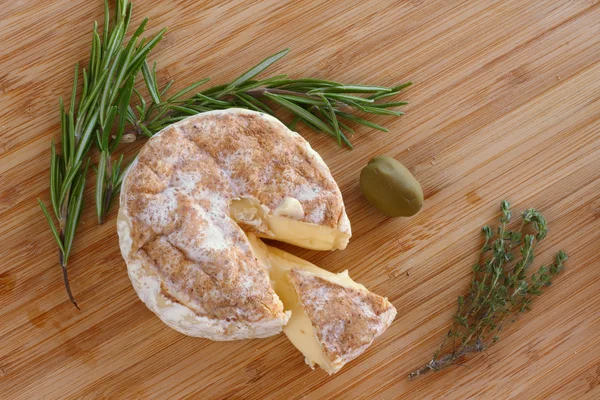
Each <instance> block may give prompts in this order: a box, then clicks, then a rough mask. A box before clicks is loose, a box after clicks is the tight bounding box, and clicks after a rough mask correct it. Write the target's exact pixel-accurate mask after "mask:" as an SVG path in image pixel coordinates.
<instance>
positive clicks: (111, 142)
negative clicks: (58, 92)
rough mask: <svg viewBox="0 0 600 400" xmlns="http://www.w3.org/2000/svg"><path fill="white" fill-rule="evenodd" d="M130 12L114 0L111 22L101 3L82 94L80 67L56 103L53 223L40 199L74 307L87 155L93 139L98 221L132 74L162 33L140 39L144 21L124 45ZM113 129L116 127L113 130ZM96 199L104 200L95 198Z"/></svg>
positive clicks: (108, 194)
mask: <svg viewBox="0 0 600 400" xmlns="http://www.w3.org/2000/svg"><path fill="white" fill-rule="evenodd" d="M131 10H132V5H131V3H129V1H128V0H117V2H116V7H115V16H114V20H113V21H112V23H111V21H110V13H109V8H108V2H107V0H105V2H104V17H105V19H104V27H103V30H102V31H100V30H99V29H98V24H97V23H96V22H94V27H93V30H92V45H91V51H90V58H89V62H88V68H87V69H85V68H84V69H82V78H81V79H82V84H83V87H82V90H81V91H80V92H79V93H78V90H77V88H78V85H77V84H78V79H79V67H78V65H76V66H75V75H74V78H73V88H72V92H71V101H70V103H69V107H68V109H67V110H65V107H64V106H63V102H62V99H60V100H59V104H60V106H59V112H60V121H61V143H60V145H61V152H60V154H59V153H58V152H57V149H56V145H55V143H54V141H52V145H51V156H50V203H51V204H52V210H53V211H54V216H55V218H56V220H57V221H58V222H57V224H55V222H54V219H53V218H52V216H51V214H50V213H49V212H48V210H47V208H46V206H45V205H44V203H43V202H42V201H41V200H39V199H38V201H39V204H40V207H41V208H42V211H43V213H44V215H45V216H46V219H47V220H48V223H49V224H50V228H51V230H52V233H53V236H54V239H55V240H56V243H57V244H58V247H59V263H60V266H61V268H62V273H63V281H64V284H65V288H66V290H67V294H68V296H69V299H70V300H71V302H72V303H73V304H74V305H75V306H76V307H77V302H76V301H75V298H74V297H73V293H72V292H71V288H70V285H69V278H68V274H67V264H68V260H69V255H70V253H71V248H72V244H73V239H74V237H75V232H76V229H77V224H78V222H79V219H80V217H81V211H82V209H83V189H84V187H85V181H86V174H87V170H88V166H89V158H88V157H87V154H88V151H89V149H90V147H91V145H92V142H93V141H94V138H95V141H96V144H97V146H98V148H99V149H100V163H99V166H98V168H96V171H97V173H98V175H97V182H98V183H97V185H96V195H97V198H96V205H97V208H96V211H97V214H98V221H99V222H102V220H103V217H104V215H106V211H107V208H104V204H110V201H111V200H112V199H113V195H112V191H111V187H112V186H114V185H115V184H118V183H120V175H121V174H120V165H121V161H120V160H121V159H120V160H118V161H116V162H114V163H111V161H110V154H111V152H112V151H114V150H115V149H116V147H117V146H118V144H119V142H120V140H121V137H122V135H123V131H124V125H125V121H126V117H125V114H126V111H127V107H128V105H129V99H130V97H131V92H132V88H133V84H134V82H135V76H136V75H137V73H138V71H139V70H140V68H141V66H142V64H143V63H144V62H145V60H146V56H147V55H148V53H149V52H150V50H152V48H153V47H154V46H156V44H157V43H158V42H159V41H160V39H161V38H162V36H163V34H164V32H165V30H162V31H160V32H159V33H158V34H157V35H156V36H154V37H153V38H152V39H151V40H148V41H146V40H145V39H142V40H139V41H138V39H139V37H140V36H141V34H142V33H143V32H144V29H145V26H146V24H147V22H148V20H147V19H145V20H144V21H143V22H142V23H141V24H140V26H139V27H138V28H137V30H136V31H135V33H134V34H133V36H132V37H131V38H130V39H129V41H128V43H127V45H126V46H125V45H124V41H125V34H126V32H127V28H128V26H129V21H130V19H131ZM78 96H79V101H77V97H78ZM116 121H118V123H115V122H116ZM113 125H116V131H115V130H114V127H113ZM113 131H114V132H113ZM98 196H101V197H102V199H98ZM100 200H101V201H100ZM77 308H79V307H77Z"/></svg>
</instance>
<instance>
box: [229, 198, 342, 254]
mask: <svg viewBox="0 0 600 400" xmlns="http://www.w3.org/2000/svg"><path fill="white" fill-rule="evenodd" d="M229 210H230V213H231V217H232V218H233V219H234V220H235V221H236V222H237V223H238V224H240V226H242V228H244V227H246V228H249V227H251V228H252V230H253V231H255V232H256V233H257V234H259V236H261V237H265V238H271V239H276V240H278V241H280V242H285V243H289V244H293V245H295V246H299V247H303V248H305V249H311V250H343V249H345V248H346V245H347V244H348V240H349V239H350V235H349V234H347V233H345V231H347V230H349V229H341V228H344V227H343V226H338V227H335V228H331V227H327V226H323V225H318V224H312V223H308V222H301V221H298V220H299V219H300V218H302V217H303V216H304V210H303V209H302V205H301V204H300V202H299V201H298V200H296V199H294V198H291V197H288V198H286V199H285V200H284V201H283V202H282V203H281V205H280V206H279V207H277V208H276V209H275V210H274V211H273V212H272V213H270V212H269V209H268V208H266V207H264V206H262V205H261V204H260V203H259V202H258V201H256V200H255V199H251V198H242V199H237V200H234V201H233V202H232V203H231V205H230V209H229ZM343 219H344V220H342V221H340V225H343V224H347V225H348V226H349V223H348V222H347V218H346V216H345V214H344V215H343ZM244 230H246V231H247V230H248V229H244Z"/></svg>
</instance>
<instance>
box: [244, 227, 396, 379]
mask: <svg viewBox="0 0 600 400" xmlns="http://www.w3.org/2000/svg"><path fill="white" fill-rule="evenodd" d="M249 240H250V244H251V246H252V248H253V250H254V253H255V254H256V256H257V257H258V259H259V260H260V261H261V262H262V263H263V264H264V265H266V266H267V267H268V268H269V271H270V276H271V280H272V285H273V288H274V289H275V293H277V295H278V296H279V298H280V299H281V300H282V301H283V305H284V308H285V309H286V310H289V311H291V318H290V319H289V321H288V323H287V325H285V326H284V327H283V332H284V333H285V334H286V335H287V337H288V338H289V339H290V341H291V342H292V344H293V345H294V346H296V348H297V349H298V350H300V351H301V352H302V354H303V355H304V356H305V358H306V363H307V364H309V365H310V366H311V367H313V366H314V365H319V366H320V367H321V368H322V369H324V370H325V371H327V372H328V373H329V374H332V373H335V372H337V371H339V370H340V368H342V366H344V364H346V363H347V362H349V361H350V360H352V359H354V358H356V357H357V356H358V355H360V354H361V353H363V352H364V351H365V350H366V349H367V347H369V345H370V344H371V343H372V342H373V339H375V338H376V337H377V336H379V335H381V334H382V333H383V332H384V331H385V330H386V329H387V328H388V327H389V326H390V324H391V323H392V321H393V320H394V317H395V316H396V309H395V308H394V306H393V305H392V304H391V303H390V302H389V301H388V300H387V299H385V298H383V297H381V296H378V295H376V294H373V293H371V292H369V291H368V290H367V289H366V288H365V287H364V286H363V285H360V284H358V283H356V282H354V281H353V280H352V279H351V278H350V276H349V275H348V272H347V271H344V272H342V273H340V274H334V273H332V272H329V271H326V270H324V269H321V268H319V267H317V266H316V265H314V264H311V263H309V262H308V261H305V260H303V259H301V258H298V257H295V256H293V255H291V254H289V253H287V252H285V251H283V250H280V249H277V248H274V247H270V246H267V245H266V244H264V243H263V242H262V241H261V240H260V239H258V238H256V237H255V236H253V235H250V236H249Z"/></svg>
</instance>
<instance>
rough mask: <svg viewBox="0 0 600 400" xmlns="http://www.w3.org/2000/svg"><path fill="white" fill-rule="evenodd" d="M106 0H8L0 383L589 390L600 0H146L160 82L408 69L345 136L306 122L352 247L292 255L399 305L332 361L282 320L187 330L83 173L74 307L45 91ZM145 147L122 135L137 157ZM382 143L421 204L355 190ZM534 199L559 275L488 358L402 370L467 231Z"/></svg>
mask: <svg viewBox="0 0 600 400" xmlns="http://www.w3.org/2000/svg"><path fill="white" fill-rule="evenodd" d="M102 12H103V11H102V4H101V1H99V0H95V1H83V0H75V1H67V0H45V1H16V2H9V1H3V2H2V4H1V5H0V397H2V398H6V399H14V398H22V399H32V398H86V399H93V398H107V399H117V398H179V397H189V398H196V399H242V398H244V399H296V398H298V399H321V398H323V399H354V398H370V399H371V398H372V399H395V398H407V399H419V398H441V397H445V398H460V399H462V398H522V399H533V398H563V399H564V398H599V397H600V388H599V384H600V346H599V345H600V334H599V332H600V241H599V239H600V132H599V131H600V4H596V1H591V0H590V1H587V0H585V1H584V0H568V1H567V0H565V1H548V0H535V1H533V0H531V1H523V0H514V1H463V2H460V1H438V2H434V1H419V0H413V1H391V0H390V1H385V0H371V1H341V0H331V1H322V2H317V1H302V2H300V1H262V2H253V1H250V2H248V1H231V2H217V1H214V2H211V1H208V2H203V1H166V0H165V1H142V0H137V1H135V2H134V22H135V23H139V22H140V21H141V19H142V18H144V17H146V16H148V17H150V23H149V27H150V32H156V31H158V29H160V28H161V27H163V26H169V28H170V30H169V33H168V34H167V36H166V39H165V40H164V41H163V42H162V44H160V46H159V47H157V49H156V50H155V51H154V52H153V53H152V56H151V58H154V59H156V60H157V68H158V71H159V78H160V80H161V82H166V81H167V80H168V79H170V78H174V79H176V84H175V85H176V87H178V88H181V87H183V86H184V85H186V84H189V83H191V82H192V81H195V80H198V79H200V78H202V77H205V76H211V77H212V78H213V80H214V82H215V83H220V82H226V81H227V80H228V79H232V78H233V77H234V76H235V75H237V74H239V73H241V72H242V71H244V70H245V69H246V68H248V67H249V66H251V65H252V64H254V63H256V62H257V61H259V60H261V59H262V58H264V57H266V56H268V55H270V54H272V53H275V52H276V51H278V50H280V49H283V48H285V47H291V49H292V53H291V54H290V55H289V56H288V57H286V58H285V59H284V60H282V61H281V62H280V63H279V64H278V65H277V66H275V67H274V68H273V69H272V70H271V71H270V73H272V74H276V73H289V74H291V75H292V76H294V77H300V76H311V77H319V78H325V79H336V80H341V81H344V82H349V83H369V84H382V85H394V84H396V83H399V82H403V81H405V80H408V79H411V80H413V81H415V82H416V85H415V86H414V87H412V88H410V89H409V90H407V91H406V92H405V94H404V95H403V96H401V97H400V98H401V99H405V100H408V101H410V103H411V104H410V105H409V106H407V107H406V108H405V111H406V112H407V114H406V116H404V117H401V118H394V117H385V116H381V117H378V118H374V121H375V122H377V123H381V124H385V125H386V126H388V127H389V128H390V133H387V134H385V133H382V132H378V131H373V130H370V129H367V128H360V129H358V133H357V134H356V135H355V137H354V138H353V143H354V144H355V146H356V149H355V150H354V151H348V150H344V149H340V148H338V147H337V145H336V144H335V143H334V141H332V140H331V139H330V138H328V137H324V136H322V135H319V134H316V133H313V132H310V131H308V130H306V129H302V130H301V133H302V134H303V135H304V136H305V137H306V138H307V139H308V140H309V141H310V143H311V144H312V146H313V147H314V148H315V149H317V150H318V151H319V152H320V153H321V155H322V156H323V158H324V159H325V161H326V162H327V163H328V165H329V166H330V168H331V170H332V173H333V175H334V177H335V178H336V180H337V181H338V183H339V185H340V188H341V190H342V193H343V195H344V199H345V202H346V205H347V210H348V214H349V217H350V220H351V222H352V230H353V233H354V236H353V237H352V240H351V242H350V245H349V246H348V248H347V249H346V250H345V251H340V252H334V253H329V252H314V251H306V250H302V249H292V251H293V252H294V253H295V254H297V255H299V256H302V257H305V258H307V259H308V260H310V261H312V262H314V263H317V264H318V265H320V266H322V267H324V268H327V269H329V270H331V271H336V272H337V271H342V270H344V269H349V270H350V274H351V276H352V277H353V278H354V279H355V280H357V281H358V282H361V283H363V284H365V285H366V286H367V287H368V288H370V289H371V290H373V291H374V292H376V293H379V294H382V295H384V296H387V297H388V298H389V299H390V300H391V301H392V302H393V304H394V305H395V306H396V308H397V309H398V317H397V318H396V320H395V322H394V323H393V325H392V326H391V327H390V328H389V329H388V330H387V332H385V334H384V335H383V336H382V337H381V338H379V339H378V340H377V341H376V342H375V343H374V344H373V346H371V347H370V348H369V349H368V350H367V351H366V353H365V354H363V355H362V356H360V357H359V358H358V359H356V360H354V361H353V362H351V363H350V364H349V365H347V366H346V367H344V369H343V370H342V371H341V372H340V373H338V374H337V375H335V376H328V375H327V374H326V373H324V372H323V371H319V370H317V371H311V370H310V369H309V368H308V367H307V366H306V365H305V363H304V360H303V357H302V356H301V355H300V353H299V352H298V351H297V350H296V349H294V348H293V347H292V345H291V344H290V343H289V342H288V341H287V340H286V338H285V337H284V336H283V335H279V336H277V337H272V338H269V339H263V340H247V341H238V342H232V343H217V342H211V341H208V340H203V339H195V338H191V337H185V336H183V335H181V334H179V333H177V332H175V331H173V330H171V329H169V328H167V327H166V326H165V325H163V324H162V323H161V322H160V321H159V320H158V318H156V317H155V316H154V315H153V314H152V313H151V312H150V311H148V310H147V309H146V307H145V306H144V305H143V304H142V303H141V302H140V301H139V300H138V298H137V296H136V294H135V293H134V291H133V289H132V287H131V284H130V282H129V279H128V277H127V273H126V269H125V266H124V263H123V261H122V259H121V256H120V254H119V249H118V241H117V236H116V232H115V226H114V225H115V215H116V209H115V210H113V212H112V213H111V215H110V218H109V220H108V222H107V223H106V224H105V225H103V226H100V227H99V226H97V225H96V222H95V217H94V208H93V191H92V189H93V188H92V187H91V185H92V184H93V180H94V179H93V174H91V175H90V176H91V178H90V179H89V182H88V183H89V186H90V187H89V188H88V190H87V191H86V200H87V207H86V209H85V212H84V215H83V218H82V224H81V225H80V228H79V230H78V234H77V238H76V240H75V245H74V249H73V253H72V258H71V259H70V276H71V282H72V286H73V288H74V292H75V295H76V297H77V299H78V300H79V303H80V305H81V308H82V310H81V311H77V310H76V309H75V308H74V307H73V306H72V305H71V304H70V303H69V302H68V299H67V297H66V294H65V292H64V288H63V284H62V280H61V275H60V269H59V266H58V263H57V247H56V245H55V243H54V242H53V240H52V238H51V233H50V231H49V229H48V226H47V224H46V222H45V221H44V219H43V217H42V214H41V212H40V209H39V207H38V205H37V198H38V197H39V198H41V199H43V200H44V201H46V202H48V196H49V194H48V182H49V177H48V174H49V155H50V152H49V146H50V140H51V139H52V138H53V137H57V136H58V131H59V124H58V122H59V121H58V97H59V96H63V97H65V98H68V96H69V92H70V85H71V81H72V71H73V67H74V64H75V62H77V61H80V62H84V63H85V61H86V60H87V57H88V51H89V42H90V30H91V26H92V21H93V20H94V19H96V20H98V21H101V19H102ZM140 145H141V142H140V143H136V144H134V145H129V146H128V147H126V148H124V149H123V150H124V151H125V152H126V153H127V154H134V153H135V151H136V150H137V149H138V148H139V146H140ZM380 154H387V155H391V156H394V157H396V158H397V159H399V160H400V161H401V162H402V163H404V164H405V165H406V166H407V167H408V168H409V169H410V170H411V171H412V172H413V173H414V175H415V176H416V177H417V179H418V180H419V181H420V182H421V183H422V186H423V188H424V192H425V195H426V203H425V207H424V209H423V210H422V212H421V213H420V214H418V215H417V216H416V217H414V218H410V219H392V218H387V217H385V216H383V215H382V214H380V213H379V212H377V211H376V210H374V209H373V208H371V207H370V206H369V205H368V204H367V203H366V202H365V200H364V198H363V197H362V195H361V193H360V190H359V189H358V185H357V184H358V176H359V172H360V169H361V168H362V167H363V166H364V165H365V164H366V162H367V161H368V160H369V158H370V157H372V156H375V155H380ZM502 199H509V200H511V201H512V203H513V204H514V205H515V208H516V210H519V211H520V210H522V209H524V208H526V207H536V208H539V209H540V210H541V211H542V212H543V213H544V214H545V216H546V217H547V219H548V222H549V228H550V233H549V235H548V238H547V239H546V240H545V241H544V242H543V244H542V245H541V247H540V248H539V256H538V258H537V260H538V262H548V261H549V260H551V258H552V257H553V255H554V254H555V252H556V251H557V250H559V249H564V250H565V251H566V252H567V253H568V254H569V256H570V259H569V261H568V264H567V269H566V271H565V273H564V274H563V275H562V276H560V277H559V278H558V279H557V280H556V282H555V285H554V286H552V287H551V288H550V289H548V290H547V292H546V293H545V294H544V295H543V296H542V297H541V298H540V299H539V301H537V302H535V303H534V306H533V310H532V311H531V312H530V313H529V315H527V316H525V317H524V318H521V319H519V320H518V321H517V322H516V323H515V324H514V325H512V326H511V327H510V329H508V330H507V331H506V332H505V333H504V334H503V335H502V339H501V341H500V342H499V343H498V344H497V345H495V346H494V347H492V348H491V349H489V350H488V351H486V352H485V353H484V354H480V355H477V356H474V357H472V358H470V359H468V360H467V361H466V364H468V367H464V366H463V367H453V368H449V369H447V370H445V371H443V372H440V373H436V374H430V375H428V376H426V377H423V378H422V379H417V380H415V381H410V382H409V381H408V380H407V379H406V375H407V374H408V373H409V372H410V371H411V370H412V369H414V368H417V367H419V366H421V365H422V364H423V363H425V362H427V361H428V359H429V357H430V356H431V354H432V352H433V351H434V350H435V348H436V346H437V344H438V343H439V341H440V340H441V339H442V337H443V335H444V333H445V332H446V330H447V328H448V325H449V321H450V316H451V314H452V312H453V310H454V307H455V302H456V296H458V295H459V294H463V293H464V292H465V291H466V289H467V287H468V283H469V279H470V265H471V264H472V263H473V262H474V261H475V259H476V251H477V248H478V247H479V246H480V245H481V237H480V228H481V226H482V225H483V224H485V223H488V222H492V221H495V219H496V218H497V216H498V207H499V202H500V200H502Z"/></svg>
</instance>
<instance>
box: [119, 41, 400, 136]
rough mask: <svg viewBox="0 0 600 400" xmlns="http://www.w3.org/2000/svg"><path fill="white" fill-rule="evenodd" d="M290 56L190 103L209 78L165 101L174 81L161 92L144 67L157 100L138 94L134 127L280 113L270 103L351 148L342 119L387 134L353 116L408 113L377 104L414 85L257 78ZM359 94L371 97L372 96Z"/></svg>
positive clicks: (144, 129)
mask: <svg viewBox="0 0 600 400" xmlns="http://www.w3.org/2000/svg"><path fill="white" fill-rule="evenodd" d="M288 52H289V49H285V50H283V51H280V52H278V53H276V54H273V55H272V56H270V57H267V58H266V59H265V60H263V61H261V62H260V63H258V64H257V65H255V66H254V67H252V68H250V69H249V70H248V71H246V72H244V73H243V74H242V75H240V76H239V77H238V78H236V79H234V80H233V81H232V82H231V83H228V84H224V85H218V86H213V87H211V88H209V89H206V90H204V91H199V92H197V93H195V94H193V95H192V96H190V97H188V98H185V99H183V98H182V96H183V95H184V94H187V93H189V92H192V91H194V90H195V89H196V88H197V87H198V86H200V85H202V84H205V83H207V82H208V81H209V78H206V79H202V80H201V81H198V82H196V83H194V84H192V85H191V86H189V87H187V88H185V89H183V90H181V91H180V92H178V93H176V94H175V95H173V96H171V97H169V98H167V99H163V98H164V94H165V93H166V92H167V91H168V89H169V87H170V86H171V84H172V82H169V83H168V84H167V85H166V87H165V88H163V89H162V90H161V89H159V86H158V83H157V80H156V72H155V68H152V70H150V68H149V67H148V66H147V65H146V66H145V67H144V68H143V71H144V74H143V75H144V81H145V83H146V86H147V88H148V92H149V93H150V94H151V98H152V100H151V102H150V103H147V102H146V101H144V99H143V98H142V97H141V96H140V95H139V93H138V98H139V100H140V105H139V106H137V107H136V110H135V111H137V115H136V112H135V111H134V110H133V109H131V108H130V110H129V122H130V123H131V124H132V125H133V126H134V128H135V130H136V132H137V134H140V135H141V134H143V135H146V136H152V135H153V134H154V133H156V132H158V131H160V130H161V129H162V128H164V127H165V126H167V125H169V124H172V123H173V122H176V121H179V120H181V119H183V118H185V117H187V116H189V115H194V114H197V113H199V112H203V111H211V110H219V109H227V108H234V107H237V108H246V109H251V110H255V111H259V112H265V113H268V114H271V115H274V114H275V112H274V111H273V109H272V108H271V107H270V106H269V104H268V103H271V104H277V105H279V106H281V107H283V108H285V109H287V110H288V111H290V112H291V113H292V114H294V116H295V119H294V125H293V126H295V124H296V123H297V122H299V121H302V122H304V123H305V124H306V125H307V126H308V127H310V128H311V129H314V130H316V131H319V132H324V133H326V134H328V135H329V136H332V137H333V138H334V139H336V140H337V142H338V144H340V145H342V143H344V144H345V145H346V146H348V147H349V148H352V144H351V143H350V141H349V140H348V137H347V136H346V135H347V134H352V133H353V130H352V129H350V128H349V127H348V126H346V125H345V124H344V123H342V122H341V121H340V120H339V119H340V118H341V119H345V120H349V121H353V122H355V123H358V124H362V125H365V126H367V127H370V128H374V129H379V130H382V131H385V132H387V129H385V128H384V127H382V126H379V125H376V124H374V123H372V122H370V121H367V120H365V119H363V118H360V117H357V116H355V115H353V114H352V113H353V112H357V111H358V112H361V113H366V114H384V115H394V116H400V115H403V114H404V113H403V112H400V111H393V110H390V109H389V108H391V107H398V106H403V105H406V104H407V103H406V102H391V103H390V102H388V103H385V102H379V103H376V101H377V100H379V99H382V98H384V97H388V96H392V95H396V94H398V93H400V92H401V91H402V90H403V89H404V88H406V87H408V86H410V85H411V84H412V82H407V83H404V84H402V85H399V86H396V87H385V86H365V85H345V84H343V83H340V82H335V81H328V80H322V79H313V78H300V79H289V78H288V77H287V75H277V76H273V77H270V78H266V79H262V80H255V79H254V78H255V77H256V76H257V75H258V74H260V73H262V72H263V71H264V70H266V69H267V68H268V67H269V66H271V65H272V64H274V63H275V62H277V61H279V60H280V59H281V58H283V57H284V56H285V55H286V54H287V53H288ZM357 94H369V97H364V96H358V95H357Z"/></svg>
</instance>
